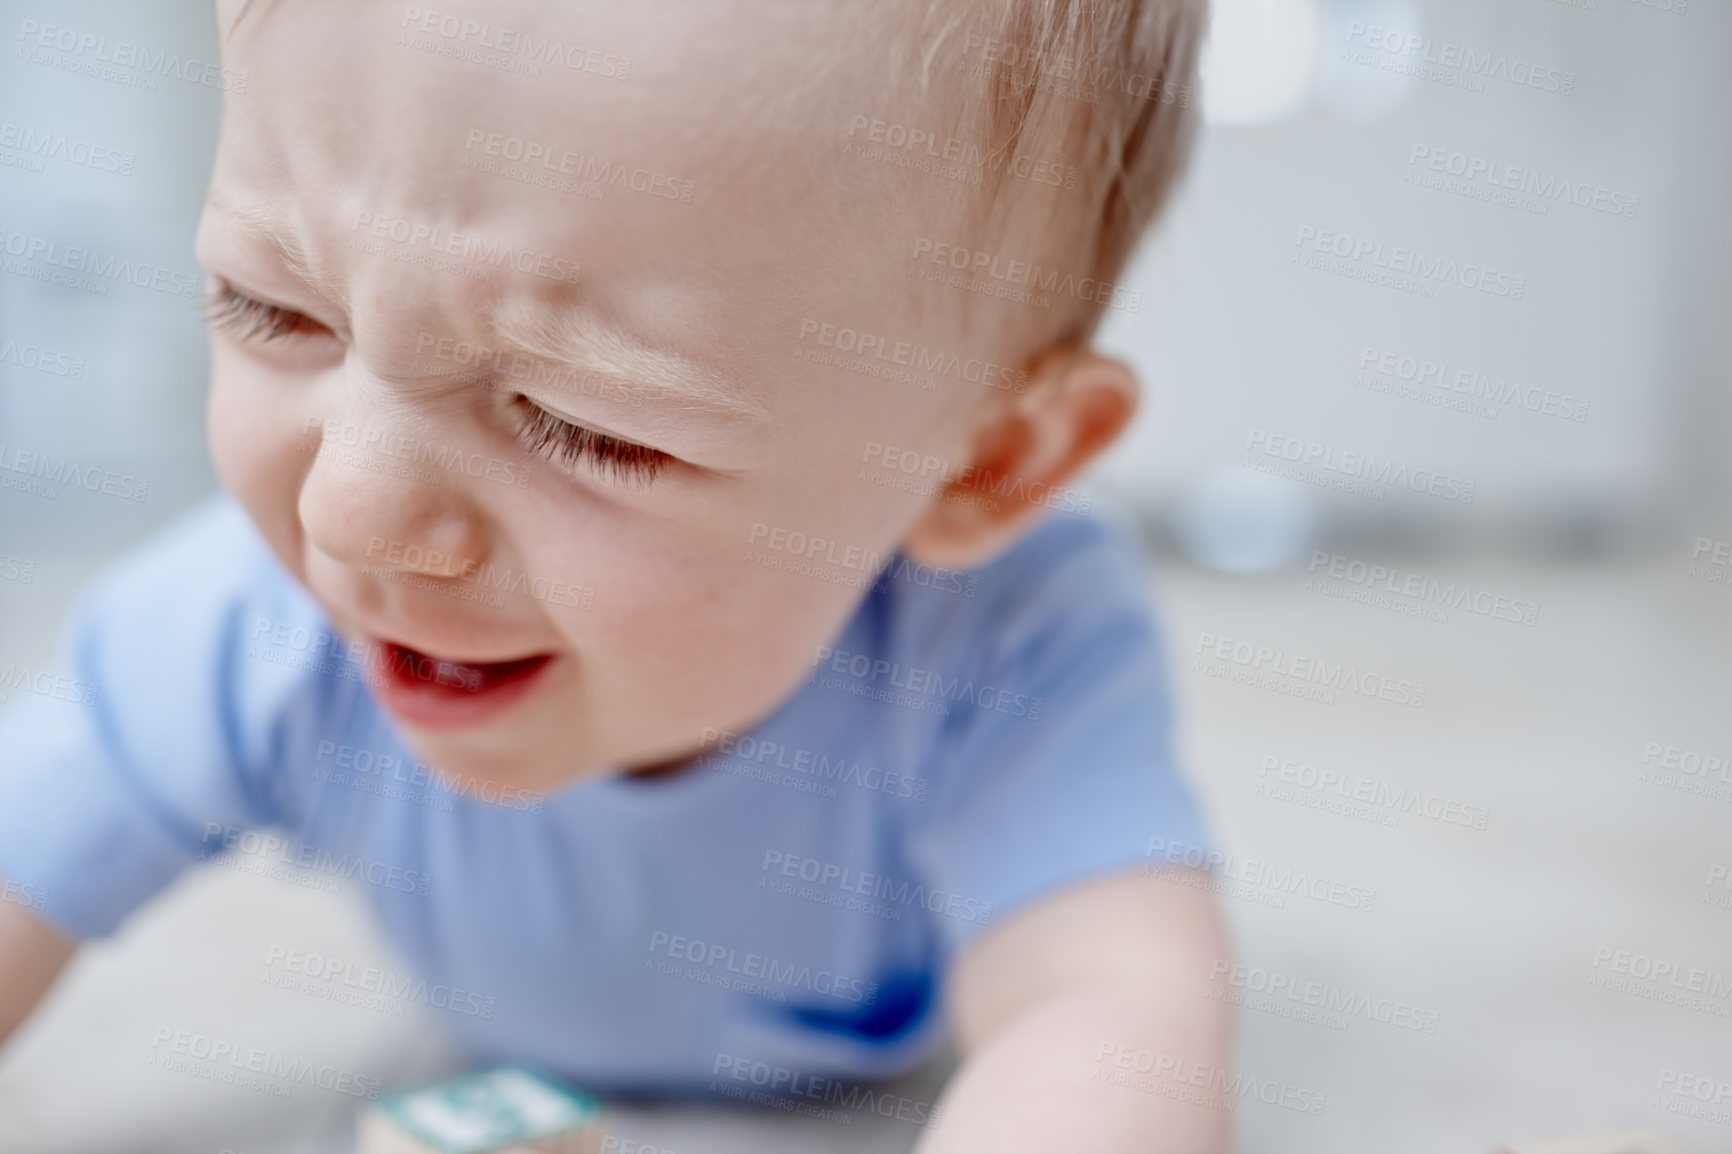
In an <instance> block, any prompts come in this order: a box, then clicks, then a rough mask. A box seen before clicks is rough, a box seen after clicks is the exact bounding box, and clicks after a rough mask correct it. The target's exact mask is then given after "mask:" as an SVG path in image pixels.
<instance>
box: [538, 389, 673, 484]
mask: <svg viewBox="0 0 1732 1154" xmlns="http://www.w3.org/2000/svg"><path fill="white" fill-rule="evenodd" d="M514 403H515V404H516V406H517V408H518V410H519V412H520V413H521V414H522V417H523V429H522V432H521V433H520V434H519V435H520V436H521V437H522V439H523V443H524V444H525V445H526V446H527V447H528V448H529V451H530V452H532V453H540V454H542V455H543V456H546V457H550V458H553V459H555V460H559V461H563V462H564V463H565V464H567V465H575V464H577V463H578V462H579V461H582V460H587V461H588V462H589V464H590V467H591V468H594V469H595V470H597V471H598V472H601V473H605V474H606V475H607V477H608V479H609V480H613V481H633V482H636V481H641V482H642V483H644V484H646V485H647V484H649V483H650V482H651V481H653V480H655V478H656V474H657V473H660V472H661V471H662V467H663V466H665V465H667V464H668V463H669V462H671V461H672V460H673V458H672V457H670V456H668V455H667V454H666V453H664V452H661V451H660V450H659V449H652V448H650V447H649V446H647V445H637V444H633V443H632V442H630V441H621V440H618V439H616V438H614V437H609V436H605V435H603V434H601V433H598V432H596V431H595V430H593V429H586V428H584V427H583V426H582V425H574V424H572V423H571V422H570V421H564V420H561V419H560V418H558V417H556V416H554V415H553V414H552V413H550V412H548V411H547V410H546V409H544V408H542V407H541V406H540V405H537V404H534V403H533V402H531V401H530V400H529V398H527V397H521V396H520V397H518V398H517V399H516V401H515V402H514Z"/></svg>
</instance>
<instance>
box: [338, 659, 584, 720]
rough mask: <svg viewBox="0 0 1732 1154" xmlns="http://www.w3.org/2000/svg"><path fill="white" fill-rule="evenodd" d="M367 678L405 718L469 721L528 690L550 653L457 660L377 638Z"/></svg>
mask: <svg viewBox="0 0 1732 1154" xmlns="http://www.w3.org/2000/svg"><path fill="white" fill-rule="evenodd" d="M376 653H377V657H376V659H375V661H374V662H373V663H372V669H371V670H370V672H372V673H373V674H374V676H373V677H370V678H369V679H368V681H369V683H370V684H371V685H372V686H373V688H374V690H375V692H376V695H377V696H378V698H379V702H380V704H381V705H383V706H385V708H387V709H389V710H390V711H391V712H393V713H395V714H397V715H399V716H400V717H402V718H403V719H404V720H406V721H412V722H416V723H419V724H422V725H432V726H441V727H444V726H461V725H473V724H476V723H477V722H480V721H482V720H484V719H486V718H488V717H490V716H491V715H493V714H494V713H496V712H497V711H499V710H501V709H503V708H505V706H507V705H509V704H510V703H512V702H514V701H516V700H518V699H519V698H521V697H522V696H523V695H524V694H525V693H527V692H528V691H529V690H530V689H531V688H532V686H533V685H534V684H535V682H536V681H538V680H539V679H540V675H541V674H542V672H543V671H544V670H546V668H547V667H548V665H549V664H550V663H551V662H552V661H553V660H554V655H553V654H551V653H536V654H531V655H530V656H528V657H518V658H513V659H512V660H509V661H458V660H455V659H452V658H447V657H438V656H435V655H433V654H430V653H423V652H421V651H420V650H419V649H411V648H410V647H409V646H407V645H402V644H399V643H398V642H395V641H385V640H381V641H380V642H379V643H378V648H377V650H376Z"/></svg>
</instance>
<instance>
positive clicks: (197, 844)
mask: <svg viewBox="0 0 1732 1154" xmlns="http://www.w3.org/2000/svg"><path fill="white" fill-rule="evenodd" d="M239 516H240V514H239V513H238V510H234V509H232V508H227V507H224V505H222V504H221V503H215V504H213V505H211V506H206V507H204V508H203V509H201V510H200V511H199V512H198V513H195V514H194V515H192V516H191V517H189V518H187V519H185V520H183V521H182V522H181V523H179V524H178V525H176V526H175V527H173V528H171V529H170V530H169V531H168V532H167V533H166V534H165V535H163V536H162V537H159V538H157V539H155V540H153V541H152V542H151V543H150V544H148V545H147V546H146V547H145V548H144V549H143V550H141V551H140V552H138V553H135V554H133V555H131V556H130V557H128V558H127V559H125V560H124V561H122V562H121V563H120V564H119V565H118V566H117V567H116V568H115V569H113V570H111V571H110V572H108V573H107V574H105V575H104V576H103V577H101V578H99V580H98V582H97V583H96V584H95V586H93V588H92V589H91V590H89V591H88V592H87V593H86V594H85V595H84V596H83V597H82V598H81V600H80V602H79V605H78V607H77V609H76V610H75V612H74V615H73V619H72V624H71V626H70V628H69V629H68V631H67V633H66V636H65V640H64V642H63V644H62V646H61V652H60V655H59V658H58V660H57V661H56V663H55V664H54V665H53V666H44V667H42V668H39V669H37V668H27V667H25V666H23V665H22V664H21V663H15V664H14V665H13V666H12V667H11V668H10V669H7V668H6V667H4V666H0V675H3V677H4V680H3V681H0V686H3V687H4V689H3V691H4V692H5V694H6V697H7V699H8V700H7V701H6V703H5V704H4V706H0V885H4V886H5V888H6V889H7V891H8V896H9V897H10V898H11V899H12V900H15V901H18V902H19V903H20V904H24V905H26V906H29V907H30V908H32V909H34V910H36V911H37V912H38V913H39V914H40V915H41V916H42V917H43V918H45V919H46V920H47V921H49V922H50V923H52V924H54V925H55V926H57V927H58V928H59V929H60V930H62V931H63V932H65V933H67V934H69V935H71V936H73V937H75V938H91V937H99V936H104V935H107V934H109V933H112V932H113V931H114V930H115V929H116V928H117V927H118V926H119V925H120V923H121V922H122V921H123V920H124V919H125V918H126V916H127V915H128V914H129V913H131V912H132V911H133V910H134V909H136V908H137V907H139V906H140V905H142V904H143V903H144V902H145V901H146V900H148V899H149V898H150V897H151V896H152V895H154V894H155V893H157V892H158V891H160V890H161V889H163V888H164V887H165V886H167V885H168V884H169V882H170V881H172V880H173V879H174V878H175V877H176V876H177V875H178V874H179V873H180V872H181V871H182V870H184V869H185V868H186V867H187V866H188V865H190V864H192V863H193V862H195V861H197V860H199V859H200V858H201V857H203V856H208V854H209V852H210V848H209V847H211V846H212V844H213V842H212V839H211V837H210V836H209V835H210V831H211V830H212V829H213V828H214V829H218V830H223V829H233V828H251V827H256V826H260V825H268V824H272V823H274V822H276V821H277V820H279V819H280V817H281V816H282V815H281V813H280V811H279V808H278V807H277V806H276V805H275V804H274V803H273V801H272V800H271V799H270V798H269V796H268V791H267V790H266V789H264V788H263V786H262V785H261V784H260V783H259V781H258V779H257V778H256V777H255V776H254V775H252V774H251V773H249V772H248V771H247V769H246V767H245V766H244V765H243V761H244V759H243V757H242V755H241V748H242V744H243V739H242V731H243V730H244V729H245V719H244V717H243V711H242V710H241V709H240V708H239V707H238V706H237V704H236V701H235V690H236V684H237V681H238V680H243V679H239V678H237V677H236V676H235V669H234V666H235V663H236V662H237V661H238V660H240V659H241V647H242V646H244V637H242V636H241V633H242V631H243V628H244V624H243V623H244V621H245V619H246V617H247V614H246V613H245V612H244V611H243V607H242V604H241V597H240V589H241V588H242V587H244V582H245V578H244V573H245V571H246V570H247V569H249V568H254V567H255V566H256V561H257V557H258V553H259V548H260V547H259V546H258V545H257V543H256V540H253V539H251V538H250V527H246V526H243V525H237V524H236V523H235V519H236V518H237V517H239ZM214 844H216V845H218V846H219V847H220V844H221V842H220V838H219V839H218V840H217V841H216V842H215V843H214Z"/></svg>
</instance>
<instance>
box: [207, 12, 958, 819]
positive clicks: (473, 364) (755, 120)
mask: <svg viewBox="0 0 1732 1154" xmlns="http://www.w3.org/2000/svg"><path fill="white" fill-rule="evenodd" d="M260 2H262V0H255V5H257V4H258V3H260ZM219 8H220V11H219V19H220V20H221V21H222V25H223V27H224V28H225V29H226V28H228V27H229V26H230V24H231V23H232V21H233V19H234V16H235V13H236V7H235V5H233V4H226V3H225V4H222V5H219ZM783 8H784V9H785V10H784V11H781V12H780V13H779V14H778V13H777V12H776V11H775V10H774V6H768V5H758V4H754V5H752V6H751V10H750V16H751V19H750V20H749V21H748V20H746V19H744V18H743V17H744V15H745V14H744V13H741V12H737V11H735V10H734V6H733V5H731V4H727V3H720V2H717V0H692V2H690V3H684V4H674V3H660V4H656V5H653V6H649V5H635V4H614V3H595V4H571V3H559V4H553V3H531V2H528V0H524V2H514V3H509V4H507V3H497V2H489V3H487V4H485V5H483V4H480V3H476V4H474V5H472V6H471V8H470V9H466V10H464V11H463V12H462V13H461V14H460V15H457V16H452V15H440V14H438V13H434V12H432V11H431V10H428V12H427V13H426V14H423V10H422V9H421V8H418V7H405V6H404V5H401V4H398V5H372V4H353V3H351V2H349V0H319V2H316V3H307V2H305V0H297V2H296V3H292V4H286V3H285V4H276V5H272V6H270V7H268V8H265V9H263V10H261V11H258V12H254V13H250V14H249V15H248V17H247V19H246V21H245V22H243V23H242V24H241V26H240V28H239V30H238V31H237V32H236V33H235V35H234V37H233V39H232V40H231V42H230V43H229V44H228V45H227V47H226V54H227V59H225V62H224V63H225V66H227V67H229V68H234V69H240V70H243V71H245V72H246V73H247V74H248V77H249V79H248V84H247V87H246V89H245V91H244V92H243V93H241V94H238V95H234V96H232V97H230V99H229V101H228V104H227V108H226V109H225V113H224V117H225V119H224V123H223V130H222V140H221V146H220V148H219V151H218V154H217V159H216V165H215V171H214V174H213V177H212V180H211V186H210V196H209V204H208V206H207V208H206V211H205V215H204V218H203V221H202V223H201V225H200V229H199V239H198V250H199V258H200V261H201V262H202V264H203V265H204V267H205V268H206V269H207V270H208V271H209V272H210V273H211V274H212V283H213V285H215V286H216V293H217V299H216V301H215V309H216V315H217V323H216V326H215V332H214V335H213V367H212V392H211V403H210V414H209V432H210V438H211V447H212V451H213V453H214V456H215V459H216V463H217V468H218V470H219V473H220V475H221V477H222V480H223V483H224V485H225V486H226V487H227V488H228V489H229V491H230V492H232V493H233V494H234V495H235V496H236V497H237V498H238V499H239V501H240V502H241V503H242V504H243V505H244V506H245V508H246V509H247V511H248V513H249V514H250V515H251V517H252V519H253V520H254V522H256V524H257V525H258V527H259V529H260V530H261V532H262V533H263V535H264V536H265V538H266V539H267V540H268V541H269V543H270V545H271V547H272V549H273V550H274V551H275V553H276V554H277V556H278V557H279V558H280V559H281V560H282V562H283V563H284V565H286V566H287V567H288V569H289V570H290V571H291V572H293V573H294V574H295V576H296V577H298V578H299V579H300V580H301V581H302V582H303V583H304V584H305V585H306V587H307V588H308V589H309V590H310V591H311V592H312V594H313V595H314V596H315V597H316V598H317V599H318V600H319V602H320V603H321V604H322V605H323V606H324V607H325V609H326V610H327V611H328V612H329V613H330V615H331V617H332V619H333V620H334V621H335V622H336V623H337V625H338V626H339V628H340V629H341V630H342V631H343V632H344V633H345V634H346V635H347V637H348V639H349V640H350V641H351V642H364V643H366V644H367V646H368V647H369V651H370V653H371V654H372V657H371V659H370V660H369V667H370V669H371V681H372V684H373V687H374V691H375V695H376V696H377V698H378V699H379V701H380V702H381V704H382V705H383V707H384V708H385V709H386V710H387V711H388V712H389V713H390V714H391V715H392V716H393V718H394V720H395V721H396V722H397V724H398V727H399V729H400V731H401V732H402V733H404V734H405V735H406V736H407V738H408V740H409V742H410V744H411V746H412V747H413V748H414V749H415V752H416V753H417V754H418V755H419V756H421V757H422V758H424V759H426V760H428V761H429V762H431V763H432V764H434V765H436V766H438V767H440V768H442V769H444V770H446V771H447V772H450V773H453V774H457V775H460V776H464V777H474V778H481V779H490V780H494V781H499V782H502V783H511V784H518V785H522V786H525V787H530V788H538V787H539V788H545V787H550V786H553V785H556V784H559V783H562V782H566V781H570V780H573V779H575V778H578V777H581V776H583V775H585V774H593V773H596V772H601V771H604V770H606V769H609V768H626V767H633V766H647V765H654V764H657V763H659V762H663V761H668V760H672V759H676V758H679V757H682V756H684V755H687V754H689V753H691V752H693V751H695V750H696V749H697V748H698V747H699V746H700V744H701V741H702V737H703V733H704V730H705V729H706V728H707V727H713V728H716V729H727V728H738V727H740V726H743V725H746V724H749V723H751V722H752V721H754V720H756V719H758V718H759V717H761V716H762V715H764V714H765V713H766V712H767V711H769V710H770V709H771V708H772V707H773V706H774V705H775V704H777V703H778V702H779V701H780V700H782V699H783V698H784V697H786V696H787V695H788V694H789V693H790V692H791V691H792V690H793V689H794V688H795V687H796V686H797V685H798V684H799V682H800V680H801V679H802V677H803V676H804V675H805V674H806V673H807V672H808V671H809V670H810V668H811V666H812V663H813V660H814V653H815V650H816V649H817V648H818V647H819V646H821V645H823V644H824V643H825V642H826V641H827V640H829V639H830V638H831V637H832V636H833V635H834V634H835V632H836V631H837V630H838V629H839V628H840V627H841V626H842V624H843V623H844V622H845V621H846V619H847V618H848V616H849V615H850V613H851V612H852V610H853V608H854V607H855V605H856V604H857V602H858V600H859V598H860V597H861V596H862V595H863V588H861V586H862V585H863V584H864V583H866V582H869V581H870V577H871V573H870V570H869V569H867V568H864V567H863V564H864V563H863V561H861V560H860V559H861V558H864V557H867V556H870V555H871V554H873V553H878V554H883V555H886V556H888V554H889V553H890V552H891V551H892V550H894V549H895V548H896V546H897V544H898V543H899V542H900V541H901V540H902V539H903V537H904V535H905V534H906V533H907V532H908V530H909V528H910V526H911V525H913V524H914V523H915V522H916V521H917V520H918V519H919V518H920V516H921V514H922V511H923V509H924V508H925V507H926V506H927V504H928V503H929V498H928V497H927V496H925V495H921V494H918V493H910V492H904V491H901V490H898V489H894V488H886V487H883V486H880V485H877V484H872V483H869V482H868V481H866V480H864V479H863V478H862V473H863V458H864V457H865V455H866V454H867V453H868V451H869V445H872V444H877V445H890V446H895V447H896V448H897V449H904V450H915V451H918V452H919V453H921V454H931V455H933V456H934V457H939V458H948V459H949V460H951V461H960V460H961V459H964V458H966V456H967V453H968V448H969V443H970V439H971V436H972V430H973V428H974V424H975V421H976V420H977V416H978V413H979V411H980V407H981V403H982V398H981V393H982V391H983V389H984V388H985V386H982V385H980V384H969V383H966V382H964V381H960V380H954V379H944V380H941V381H940V383H939V387H938V388H937V389H935V390H931V391H927V390H923V389H921V388H919V387H916V386H914V385H910V384H906V383H900V382H898V381H896V380H893V379H881V378H877V377H872V376H867V375H863V374H860V373H858V372H853V371H847V370H845V369H842V368H836V367H828V366H823V365H819V364H816V363H813V362H811V361H808V360H805V359H802V358H803V355H804V354H805V353H806V352H808V351H811V350H820V349H822V348H823V345H822V343H821V339H820V336H821V333H822V331H823V330H821V329H820V328H819V326H824V325H836V326H838V327H846V328H851V329H854V330H857V331H859V332H864V333H872V334H881V335H882V336H883V337H884V338H885V339H886V340H887V341H888V342H891V343H894V342H896V341H907V342H910V343H911V344H915V345H923V346H926V347H928V348H931V349H937V350H944V351H945V352H946V353H955V354H958V355H959V356H960V357H961V358H963V359H964V360H967V359H968V358H970V357H984V358H987V359H990V354H991V352H992V350H991V349H989V348H982V347H981V342H982V340H983V339H984V338H983V337H982V336H980V335H979V334H978V333H977V334H975V335H973V336H970V334H969V333H968V332H965V331H963V330H962V326H960V325H959V323H958V320H957V310H956V309H955V308H953V307H948V306H947V307H942V308H933V307H926V308H922V307H921V297H920V296H919V295H918V294H917V293H916V291H915V289H916V287H917V286H918V287H921V288H924V289H926V290H927V291H929V292H939V291H941V290H939V289H936V288H931V287H930V286H923V285H921V283H920V282H919V281H917V280H911V279H909V278H907V277H905V276H904V275H903V274H904V268H905V266H906V263H907V261H906V257H907V254H908V252H909V246H910V245H911V243H912V241H913V240H914V238H915V237H917V236H921V235H930V233H929V232H928V231H927V230H928V229H929V228H931V227H934V226H933V225H931V224H930V222H928V223H923V222H922V220H921V219H920V215H919V214H918V213H917V212H916V211H915V210H914V207H913V202H912V201H910V202H909V207H908V209H907V211H906V212H891V211H888V210H887V209H886V204H887V203H888V202H889V198H888V197H887V196H886V194H885V193H884V192H883V191H877V192H875V191H874V187H875V186H874V180H875V179H876V178H878V177H876V176H875V174H874V173H873V172H872V171H870V169H873V168H879V167H881V166H866V167H867V170H866V171H854V170H847V171H842V168H843V166H845V165H846V164H847V163H850V162H846V161H844V160H843V158H842V154H841V145H842V142H843V139H844V137H845V133H846V129H847V125H848V122H849V120H848V118H849V115H850V114H852V113H855V112H858V111H859V110H861V109H872V108H875V107H878V106H879V105H880V104H881V102H882V100H883V96H884V94H883V93H881V92H879V91H875V90H874V89H873V86H872V85H873V82H872V80H871V79H870V76H871V72H870V70H869V69H868V70H862V71H860V72H859V73H858V74H855V73H852V72H850V71H849V70H848V69H847V68H846V67H844V68H843V69H842V70H840V71H836V70H830V71H826V70H825V67H821V66H820V65H821V64H822V63H823V62H833V61H835V60H846V59H847V58H848V55H849V53H848V48H849V44H848V43H847V34H846V31H845V30H844V29H840V28H835V29H831V30H830V31H829V32H826V31H825V30H824V25H825V24H826V21H825V20H819V19H813V18H812V17H811V15H810V13H809V10H808V9H807V7H806V6H805V5H803V4H797V3H796V4H789V5H785V6H783ZM483 21H485V23H484V24H483ZM748 29H749V30H748ZM526 36H527V37H529V38H530V39H529V40H528V41H525V40H524V39H523V38H524V37H526ZM544 41H546V42H554V43H556V45H557V47H556V48H554V49H552V50H548V49H541V50H540V51H539V52H538V54H537V55H534V56H524V55H518V54H515V51H514V50H517V49H521V48H522V47H523V46H524V45H525V44H526V43H527V44H529V45H531V46H532V47H534V46H539V45H540V44H541V43H542V42H544ZM477 59H480V60H485V61H489V62H492V64H505V65H507V67H497V66H492V65H490V64H487V63H476V62H474V61H475V60H477ZM531 61H533V67H534V69H535V71H537V72H538V73H539V74H538V75H531V74H530V73H529V71H528V68H529V62H531ZM628 62H629V63H628ZM613 174H623V175H617V176H616V175H613ZM610 177H611V179H610ZM927 301H928V302H929V304H930V302H931V298H930V297H928V298H927ZM803 337H804V339H802V338H803ZM832 343H833V342H832ZM495 354H497V355H495ZM790 534H802V535H804V538H790V537H789V535H790ZM812 537H819V538H823V539H825V540H826V541H827V542H833V543H834V544H833V545H832V546H827V547H826V548H825V549H824V550H823V551H822V552H821V553H820V555H819V556H818V557H816V558H814V559H812V560H811V561H810V562H808V563H807V564H808V565H809V569H810V572H804V573H796V572H790V571H788V570H787V569H781V568H775V567H771V564H767V563H760V560H759V559H761V558H769V559H773V560H774V562H777V563H787V562H791V561H793V560H795V559H796V558H795V557H794V556H793V555H792V554H790V553H789V552H788V551H787V550H788V548H789V545H790V543H792V545H793V546H794V547H796V548H801V547H803V548H806V549H809V548H810V546H808V545H805V541H806V540H809V539H810V538H812ZM772 546H779V549H780V551H778V550H777V549H776V548H772ZM851 551H857V552H851ZM826 558H834V559H835V562H834V563H832V562H830V561H827V560H826ZM851 560H852V563H850V561H851ZM814 574H816V575H814Z"/></svg>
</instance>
